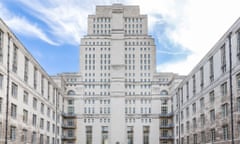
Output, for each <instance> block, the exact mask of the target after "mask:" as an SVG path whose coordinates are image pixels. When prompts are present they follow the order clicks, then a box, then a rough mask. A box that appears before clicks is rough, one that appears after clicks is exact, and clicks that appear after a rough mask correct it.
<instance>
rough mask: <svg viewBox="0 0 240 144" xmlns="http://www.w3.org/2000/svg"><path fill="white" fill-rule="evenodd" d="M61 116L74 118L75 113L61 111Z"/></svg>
mask: <svg viewBox="0 0 240 144" xmlns="http://www.w3.org/2000/svg"><path fill="white" fill-rule="evenodd" d="M62 116H63V117H66V118H75V117H76V114H75V113H62Z"/></svg>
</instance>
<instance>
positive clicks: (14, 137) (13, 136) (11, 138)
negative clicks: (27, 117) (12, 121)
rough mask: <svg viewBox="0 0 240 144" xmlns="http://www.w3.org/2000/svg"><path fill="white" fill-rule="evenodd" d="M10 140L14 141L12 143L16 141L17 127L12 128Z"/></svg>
mask: <svg viewBox="0 0 240 144" xmlns="http://www.w3.org/2000/svg"><path fill="white" fill-rule="evenodd" d="M10 140H12V141H15V140H16V127H15V126H11V127H10Z"/></svg>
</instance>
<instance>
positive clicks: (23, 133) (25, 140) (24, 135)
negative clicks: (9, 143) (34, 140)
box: [21, 129, 27, 143]
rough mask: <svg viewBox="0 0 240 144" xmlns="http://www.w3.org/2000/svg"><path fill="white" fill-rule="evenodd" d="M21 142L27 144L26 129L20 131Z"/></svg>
mask: <svg viewBox="0 0 240 144" xmlns="http://www.w3.org/2000/svg"><path fill="white" fill-rule="evenodd" d="M21 142H23V143H27V130H26V129H23V130H22V137H21Z"/></svg>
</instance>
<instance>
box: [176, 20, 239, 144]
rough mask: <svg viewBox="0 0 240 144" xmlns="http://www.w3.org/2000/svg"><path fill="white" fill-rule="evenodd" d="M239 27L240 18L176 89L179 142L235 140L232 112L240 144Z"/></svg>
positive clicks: (227, 141)
mask: <svg viewBox="0 0 240 144" xmlns="http://www.w3.org/2000/svg"><path fill="white" fill-rule="evenodd" d="M239 28H240V19H238V20H237V21H236V22H235V23H234V24H233V26H232V27H231V28H230V29H229V30H228V31H227V32H226V33H225V34H224V35H223V36H222V37H221V39H220V40H219V41H218V42H217V43H216V44H215V45H214V47H213V48H212V49H211V50H210V51H209V52H208V53H207V55H206V56H204V58H203V59H202V60H201V61H200V63H199V64H198V65H197V66H196V67H195V68H194V69H193V70H192V72H191V73H190V74H189V75H188V76H187V77H186V78H185V79H184V80H183V82H182V83H180V85H179V86H178V87H177V89H176V90H175V93H174V94H173V107H174V113H175V115H174V123H175V128H174V129H175V132H174V133H175V134H174V135H175V142H176V143H177V144H178V143H184V144H185V143H186V144H187V143H190V144H192V143H196V144H197V143H222V144H223V143H224V144H226V143H231V140H232V130H231V126H232V122H231V114H232V116H233V129H234V141H235V142H236V143H239V135H240V123H239V122H240V121H239V112H240V97H239V88H240V83H239V82H240V79H239V78H240V77H239V72H240V65H239V64H240V57H239V56H240V55H239V53H240V32H239ZM230 50H231V53H230ZM230 64H231V65H230ZM231 97H232V108H233V109H232V112H231Z"/></svg>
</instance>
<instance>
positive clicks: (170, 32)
mask: <svg viewBox="0 0 240 144" xmlns="http://www.w3.org/2000/svg"><path fill="white" fill-rule="evenodd" d="M19 2H20V3H21V4H23V5H24V6H25V7H26V10H29V13H31V14H32V15H34V16H35V17H37V18H38V19H40V20H42V21H43V22H44V23H46V24H47V25H48V27H49V29H48V30H49V33H51V34H52V35H53V36H54V37H55V38H54V40H56V41H58V42H59V43H70V44H74V45H78V44H79V43H80V38H81V37H83V35H85V34H86V31H87V16H88V15H89V14H94V12H95V6H96V5H104V4H108V5H109V4H112V3H114V2H117V3H123V4H133V5H139V6H140V10H141V13H142V14H147V15H148V20H149V31H151V32H154V31H155V29H154V26H156V24H157V23H161V22H164V23H166V24H167V25H168V26H167V27H166V28H165V31H164V33H163V34H162V35H160V36H158V39H160V40H162V39H163V37H164V38H167V39H168V40H169V41H170V42H171V43H172V44H176V45H180V46H181V47H182V48H184V49H185V50H183V51H188V52H190V54H189V55H188V56H187V58H186V59H183V60H180V61H171V62H165V63H163V64H161V65H158V70H160V71H168V72H169V71H170V72H177V73H179V74H188V73H189V72H190V70H191V69H192V68H193V67H194V66H195V65H196V64H197V62H199V61H200V59H201V58H202V57H203V56H204V55H205V54H206V53H207V52H208V51H209V50H210V48H211V47H212V46H213V45H214V43H216V42H217V40H218V39H220V37H221V36H222V35H223V34H224V32H225V31H226V30H227V29H228V28H229V27H230V26H231V25H232V24H233V22H234V21H235V20H236V19H237V18H238V17H239V14H240V9H239V0H221V1H219V0H210V1H209V0H200V1H196V0H180V1H179V0H158V1H156V0H147V1H146V0H115V1H111V0H104V1H99V0H71V1H69V0H51V1H44V2H42V1H41V0H36V1H34V2H32V1H26V0H20V1H19ZM1 11H2V10H1ZM160 16H161V17H160ZM23 22H24V21H23ZM31 25H32V24H31ZM32 26H33V28H32V29H34V28H36V29H37V30H38V31H37V30H35V33H37V34H38V35H40V36H41V33H43V32H42V31H41V30H40V31H39V28H38V27H37V25H32ZM41 38H42V39H45V41H46V40H47V37H44V33H43V35H42V36H41ZM159 52H162V53H163V52H165V51H159ZM168 54H169V53H168ZM173 54H174V53H173Z"/></svg>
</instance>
